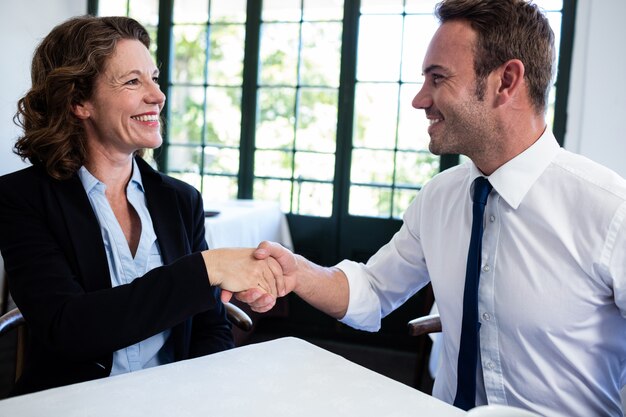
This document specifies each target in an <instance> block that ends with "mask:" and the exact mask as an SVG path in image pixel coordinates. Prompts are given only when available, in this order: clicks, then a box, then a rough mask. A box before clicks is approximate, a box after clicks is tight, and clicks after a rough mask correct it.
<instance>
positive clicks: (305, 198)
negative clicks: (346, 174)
mask: <svg viewBox="0 0 626 417" xmlns="http://www.w3.org/2000/svg"><path fill="white" fill-rule="evenodd" d="M329 201H333V187H332V185H330V184H320V183H315V182H307V181H303V182H297V183H295V184H294V193H293V204H292V212H293V213H295V214H303V215H309V216H320V217H329V216H330V215H331V214H332V204H328V202H329Z"/></svg>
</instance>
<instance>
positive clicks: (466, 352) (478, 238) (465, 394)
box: [454, 177, 492, 410]
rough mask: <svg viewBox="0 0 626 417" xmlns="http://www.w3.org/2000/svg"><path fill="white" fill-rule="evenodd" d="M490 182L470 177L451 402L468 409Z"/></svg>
mask: <svg viewBox="0 0 626 417" xmlns="http://www.w3.org/2000/svg"><path fill="white" fill-rule="evenodd" d="M491 189H492V186H491V184H489V181H487V178H484V177H478V178H476V180H475V181H474V205H473V208H472V214H473V217H472V237H471V239H470V246H469V252H468V254H467V270H466V272H465V292H464V294H463V322H462V326H461V344H460V346H459V360H458V364H457V374H458V375H457V388H456V397H455V398H454V405H455V406H456V407H459V408H462V409H463V410H469V409H470V408H474V406H475V402H476V366H477V362H478V330H479V324H478V279H479V277H480V264H481V259H480V254H481V252H482V241H483V214H484V213H485V205H486V204H487V197H488V196H489V193H490V192H491Z"/></svg>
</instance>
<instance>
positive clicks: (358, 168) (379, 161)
mask: <svg viewBox="0 0 626 417" xmlns="http://www.w3.org/2000/svg"><path fill="white" fill-rule="evenodd" d="M350 182H352V183H361V184H367V183H375V184H388V185H391V184H393V152H392V151H370V150H366V149H355V150H353V151H352V167H351V172H350Z"/></svg>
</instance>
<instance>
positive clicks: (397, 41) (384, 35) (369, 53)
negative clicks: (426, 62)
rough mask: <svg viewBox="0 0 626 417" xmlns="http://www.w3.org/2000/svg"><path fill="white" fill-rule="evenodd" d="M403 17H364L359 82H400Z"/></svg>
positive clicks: (361, 30) (360, 26) (360, 47)
mask: <svg viewBox="0 0 626 417" xmlns="http://www.w3.org/2000/svg"><path fill="white" fill-rule="evenodd" d="M401 48H402V16H362V17H361V19H360V23H359V45H358V57H357V79H358V80H359V81H398V80H399V78H400V51H401Z"/></svg>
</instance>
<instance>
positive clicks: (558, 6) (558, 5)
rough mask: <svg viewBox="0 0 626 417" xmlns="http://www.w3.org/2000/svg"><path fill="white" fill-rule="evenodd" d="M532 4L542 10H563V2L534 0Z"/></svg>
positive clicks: (558, 0) (561, 0)
mask: <svg viewBox="0 0 626 417" xmlns="http://www.w3.org/2000/svg"><path fill="white" fill-rule="evenodd" d="M533 3H536V4H537V5H538V6H539V7H541V8H542V9H544V10H555V11H561V10H562V9H563V0H535V1H534V2H533Z"/></svg>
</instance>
